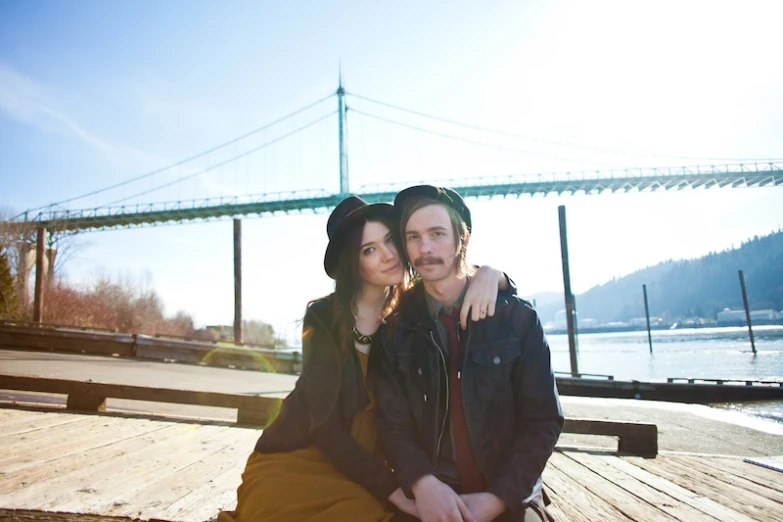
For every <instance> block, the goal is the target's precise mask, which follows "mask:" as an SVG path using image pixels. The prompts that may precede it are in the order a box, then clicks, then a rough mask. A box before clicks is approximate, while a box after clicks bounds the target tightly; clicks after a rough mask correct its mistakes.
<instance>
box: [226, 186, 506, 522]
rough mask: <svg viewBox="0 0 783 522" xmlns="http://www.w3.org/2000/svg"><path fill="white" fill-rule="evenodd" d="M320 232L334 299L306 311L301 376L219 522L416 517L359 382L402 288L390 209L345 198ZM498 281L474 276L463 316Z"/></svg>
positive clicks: (486, 272)
mask: <svg viewBox="0 0 783 522" xmlns="http://www.w3.org/2000/svg"><path fill="white" fill-rule="evenodd" d="M326 228H327V233H328V236H329V244H328V246H327V248H326V255H325V256H324V268H325V269H326V273H327V274H328V275H329V277H331V278H332V279H334V280H335V291H334V293H332V294H330V295H328V296H326V297H324V298H321V299H317V300H315V301H312V302H310V303H309V305H308V307H307V311H306V313H305V317H304V325H303V332H302V353H303V362H304V364H303V369H302V373H301V376H300V377H299V379H298V380H297V382H296V386H295V388H294V391H292V392H291V394H290V395H289V396H288V397H286V399H285V400H284V401H283V403H282V406H281V409H280V412H279V414H278V415H277V417H276V418H275V419H274V420H273V421H272V423H271V425H269V426H268V427H267V428H266V429H264V431H263V433H262V435H261V437H260V438H259V439H258V442H257V444H256V446H255V451H253V453H252V454H251V455H250V457H249V458H248V461H247V465H246V468H245V471H244V473H243V474H242V484H241V485H240V486H239V488H238V490H237V498H238V503H237V508H236V511H234V512H231V513H229V512H222V513H220V515H219V517H218V520H219V521H220V522H231V521H235V522H302V521H307V522H320V521H324V522H326V521H333V520H340V521H346V522H351V521H357V522H358V521H361V522H365V521H378V522H380V521H384V522H385V521H389V520H391V519H392V518H393V516H394V515H393V513H394V510H395V508H396V509H397V510H400V511H404V512H406V513H409V514H412V515H414V516H415V515H416V512H415V510H416V505H415V502H414V501H413V500H411V499H408V498H406V497H405V495H404V494H403V492H402V490H401V489H400V487H399V486H398V484H397V479H396V477H395V476H394V474H393V473H392V472H391V471H390V470H389V469H388V467H387V466H386V464H385V462H384V460H383V458H382V456H381V455H380V454H379V452H378V448H377V445H376V432H375V415H374V414H375V401H374V398H373V397H372V396H371V394H370V393H369V391H368V389H367V387H366V386H365V382H364V379H365V375H366V371H367V365H368V362H369V359H370V357H372V355H371V353H370V345H371V343H372V338H373V335H374V333H375V332H376V330H377V329H378V327H379V326H380V324H381V322H382V321H383V318H384V317H385V316H386V315H387V314H388V313H389V312H390V311H391V310H392V309H393V307H394V306H395V304H396V302H397V298H398V296H399V293H400V292H401V291H402V290H403V289H404V287H405V286H406V285H407V282H408V281H409V279H410V271H409V269H408V265H407V263H406V262H405V261H404V260H403V258H402V256H401V254H400V253H401V250H400V248H399V246H398V245H399V243H398V242H397V241H396V239H395V237H394V233H395V232H394V231H396V230H397V227H396V214H395V210H394V207H393V206H392V205H388V204H374V205H368V204H367V203H366V202H365V201H364V200H362V199H361V198H358V197H356V196H351V197H348V198H346V199H345V200H343V201H342V202H341V203H340V204H339V205H338V206H337V208H335V210H334V211H333V212H332V214H331V215H330V216H329V220H328V222H327V225H326ZM500 275H501V274H500V273H499V272H497V271H495V270H492V269H486V268H482V269H480V270H479V272H478V273H477V274H476V276H474V279H473V281H474V282H475V284H473V283H472V284H471V285H470V287H469V288H470V289H473V292H472V293H471V291H470V290H469V292H468V294H467V295H466V296H465V300H464V304H463V308H465V307H470V306H473V307H474V309H477V308H478V305H479V304H484V303H489V302H490V301H491V302H493V303H494V300H495V297H496V295H497V288H498V285H499V284H500V285H502V286H505V285H506V279H505V278H503V279H502V282H499V280H500ZM474 315H477V314H474Z"/></svg>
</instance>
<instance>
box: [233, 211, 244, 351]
mask: <svg viewBox="0 0 783 522" xmlns="http://www.w3.org/2000/svg"><path fill="white" fill-rule="evenodd" d="M234 344H242V220H241V219H234Z"/></svg>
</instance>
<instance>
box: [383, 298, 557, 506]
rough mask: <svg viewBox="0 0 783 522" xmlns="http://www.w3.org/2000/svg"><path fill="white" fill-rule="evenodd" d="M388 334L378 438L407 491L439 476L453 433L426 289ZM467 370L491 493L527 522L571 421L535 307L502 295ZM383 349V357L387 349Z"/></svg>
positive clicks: (473, 338)
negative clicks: (441, 453)
mask: <svg viewBox="0 0 783 522" xmlns="http://www.w3.org/2000/svg"><path fill="white" fill-rule="evenodd" d="M387 323H388V324H387V325H386V327H385V328H383V329H382V335H381V339H380V346H378V347H374V348H373V349H374V350H375V351H377V352H380V355H381V356H382V357H380V361H379V363H378V364H375V365H372V366H371V367H370V369H371V374H370V382H371V385H372V386H373V388H374V390H375V393H376V395H377V396H378V399H379V403H380V410H379V414H378V434H379V437H380V440H381V442H382V445H383V449H384V451H385V455H386V458H387V459H388V461H389V464H390V465H391V466H392V468H394V469H395V471H396V472H397V474H398V475H399V477H400V483H401V485H402V487H403V488H404V489H405V490H406V492H407V491H409V490H410V487H411V486H412V484H413V483H414V482H415V481H416V480H418V479H419V478H420V477H422V476H424V475H426V474H429V473H432V472H433V471H434V470H435V468H436V464H437V459H438V455H439V449H440V445H441V443H442V440H443V436H444V431H445V430H448V429H449V427H448V426H447V422H446V420H447V409H448V382H447V379H448V372H447V367H446V364H445V361H444V360H443V357H442V354H441V353H439V349H438V347H437V338H438V335H437V332H436V331H435V325H434V323H433V321H432V318H431V316H430V314H429V311H428V309H427V305H426V302H425V296H424V288H423V285H421V284H418V285H417V287H416V288H414V289H413V291H411V292H408V293H407V294H406V295H405V296H404V298H403V300H402V302H401V303H400V305H399V306H398V308H397V311H396V312H395V313H394V314H392V315H391V316H390V317H389V319H388V320H387ZM464 335H466V336H467V340H466V344H465V350H464V358H463V360H462V361H460V363H461V364H460V365H461V382H462V389H463V400H464V407H465V416H466V419H467V423H468V431H469V436H470V442H471V446H472V448H473V451H474V453H475V455H476V459H477V460H478V464H479V467H480V469H481V472H482V475H483V476H484V478H485V480H486V482H487V484H488V489H487V491H489V492H491V493H493V494H495V495H497V496H498V497H499V498H500V499H502V500H503V501H504V502H505V503H506V505H507V506H509V509H510V511H511V513H509V514H508V515H509V516H510V517H511V518H510V520H517V519H519V520H521V519H522V518H521V517H522V516H523V515H522V513H523V511H524V508H525V507H526V505H527V503H528V502H529V500H530V499H531V497H532V496H533V495H536V494H538V493H539V492H540V491H541V485H542V481H541V474H542V472H543V470H544V467H545V466H546V463H547V461H548V459H549V457H550V456H551V454H552V451H553V450H554V446H555V443H556V442H557V440H558V438H559V436H560V432H561V431H562V427H563V423H564V418H563V412H562V409H561V406H560V400H559V396H558V393H557V387H556V384H555V378H554V374H553V371H552V367H551V361H550V351H549V346H548V344H547V341H546V338H545V336H544V331H543V328H542V325H541V323H540V321H539V319H538V315H537V314H536V312H535V310H534V309H533V307H532V306H531V305H530V304H529V303H528V302H526V301H523V300H522V299H519V298H517V297H516V296H513V295H509V294H508V293H501V294H499V295H498V299H497V302H496V309H495V315H494V316H493V317H487V318H486V319H484V320H482V321H479V322H477V323H473V322H471V323H469V324H468V329H467V332H466V333H465V334H464ZM378 348H380V349H378Z"/></svg>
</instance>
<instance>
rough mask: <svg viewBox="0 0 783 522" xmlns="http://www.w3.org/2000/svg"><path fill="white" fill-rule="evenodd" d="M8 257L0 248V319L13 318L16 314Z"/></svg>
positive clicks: (12, 280)
mask: <svg viewBox="0 0 783 522" xmlns="http://www.w3.org/2000/svg"><path fill="white" fill-rule="evenodd" d="M14 286H15V285H14V278H13V276H12V275H11V267H10V266H9V263H8V257H6V254H5V252H3V251H2V250H1V249H0V319H13V318H14V317H16V315H17V311H18V310H17V300H16V289H15V288H14Z"/></svg>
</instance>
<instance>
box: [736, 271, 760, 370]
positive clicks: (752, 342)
mask: <svg viewBox="0 0 783 522" xmlns="http://www.w3.org/2000/svg"><path fill="white" fill-rule="evenodd" d="M739 280H740V289H742V304H743V305H745V319H747V320H748V334H749V335H750V347H751V348H752V349H753V354H754V355H755V354H756V341H755V339H753V325H752V324H751V323H750V307H749V306H748V293H747V292H746V291H745V274H743V273H742V270H740V271H739Z"/></svg>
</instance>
